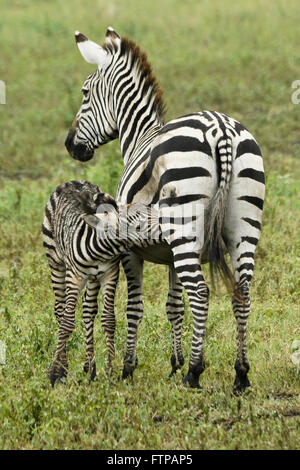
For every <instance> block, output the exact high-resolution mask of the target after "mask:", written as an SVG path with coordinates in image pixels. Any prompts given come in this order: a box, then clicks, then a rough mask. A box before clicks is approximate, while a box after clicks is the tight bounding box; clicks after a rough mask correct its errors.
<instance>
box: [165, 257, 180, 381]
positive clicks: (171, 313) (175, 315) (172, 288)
mask: <svg viewBox="0 0 300 470" xmlns="http://www.w3.org/2000/svg"><path fill="white" fill-rule="evenodd" d="M166 310H167V316H168V319H169V321H170V323H171V326H172V356H171V366H172V370H171V373H170V377H171V376H172V375H174V374H175V373H176V371H177V370H178V369H180V368H181V367H182V366H183V365H184V358H183V354H182V347H181V326H182V320H183V316H184V304H183V300H182V285H181V283H180V281H179V279H178V276H177V274H176V271H175V268H174V266H170V267H169V292H168V299H167V303H166Z"/></svg>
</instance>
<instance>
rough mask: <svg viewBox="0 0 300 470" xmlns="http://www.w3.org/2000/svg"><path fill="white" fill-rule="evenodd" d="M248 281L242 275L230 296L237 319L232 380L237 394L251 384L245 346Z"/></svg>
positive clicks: (248, 309) (248, 301) (248, 311)
mask: <svg viewBox="0 0 300 470" xmlns="http://www.w3.org/2000/svg"><path fill="white" fill-rule="evenodd" d="M249 287H250V283H249V281H248V280H247V275H245V276H244V277H242V278H241V279H240V280H239V282H237V283H236V285H235V290H234V294H233V297H232V306H233V312H234V316H235V318H236V321H237V346H238V347H237V358H236V361H235V366H234V367H235V371H236V377H235V381H234V386H233V391H234V393H235V394H238V393H240V392H242V391H243V390H245V389H246V388H247V387H250V386H251V384H250V382H249V379H248V372H249V369H250V366H249V362H248V359H247V348H246V331H247V319H248V316H249V313H250V296H249Z"/></svg>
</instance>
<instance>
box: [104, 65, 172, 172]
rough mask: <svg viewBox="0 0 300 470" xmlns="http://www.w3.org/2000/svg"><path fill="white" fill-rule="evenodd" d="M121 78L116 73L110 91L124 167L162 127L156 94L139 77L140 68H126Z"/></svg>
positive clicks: (140, 76)
mask: <svg viewBox="0 0 300 470" xmlns="http://www.w3.org/2000/svg"><path fill="white" fill-rule="evenodd" d="M124 60H125V59H124ZM129 64H130V61H129ZM119 75H120V76H119ZM124 75H125V77H124ZM124 75H123V74H122V73H119V74H118V73H116V75H115V76H114V77H113V79H112V85H111V88H112V95H113V97H114V105H113V106H114V114H115V116H116V122H117V127H118V132H119V140H120V144H121V150H122V157H123V160H124V164H125V165H126V164H127V163H128V162H129V161H130V160H132V159H134V158H136V156H137V155H139V154H140V152H141V151H142V149H144V148H146V147H147V145H148V144H149V143H150V142H151V141H152V139H153V138H154V136H155V135H156V134H157V132H158V131H159V129H160V128H161V127H162V126H163V121H162V117H161V116H160V114H159V112H158V111H157V106H156V105H155V101H156V99H157V98H156V90H155V89H154V87H152V86H151V85H150V86H147V85H146V80H147V77H144V76H143V74H141V70H139V67H138V66H135V67H133V66H130V65H128V69H127V73H126V74H124Z"/></svg>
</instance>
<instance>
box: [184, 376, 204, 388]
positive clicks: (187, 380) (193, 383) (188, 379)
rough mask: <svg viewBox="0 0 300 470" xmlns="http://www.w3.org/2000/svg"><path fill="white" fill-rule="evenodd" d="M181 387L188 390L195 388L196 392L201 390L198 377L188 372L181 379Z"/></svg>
mask: <svg viewBox="0 0 300 470" xmlns="http://www.w3.org/2000/svg"><path fill="white" fill-rule="evenodd" d="M183 385H185V386H186V387H190V388H195V389H197V390H201V387H200V384H199V377H195V375H194V374H193V373H192V372H188V373H187V375H186V376H185V377H184V379H183Z"/></svg>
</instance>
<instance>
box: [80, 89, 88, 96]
mask: <svg viewBox="0 0 300 470" xmlns="http://www.w3.org/2000/svg"><path fill="white" fill-rule="evenodd" d="M81 91H82V94H83V96H87V95H88V93H89V90H88V88H82V90H81Z"/></svg>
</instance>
